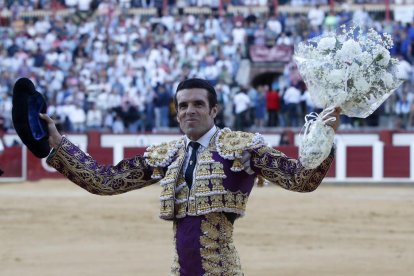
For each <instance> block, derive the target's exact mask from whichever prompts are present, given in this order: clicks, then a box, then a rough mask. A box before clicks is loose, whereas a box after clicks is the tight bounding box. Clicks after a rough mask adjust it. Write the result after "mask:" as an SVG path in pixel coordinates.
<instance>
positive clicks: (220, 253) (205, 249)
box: [200, 213, 243, 276]
mask: <svg viewBox="0 0 414 276" xmlns="http://www.w3.org/2000/svg"><path fill="white" fill-rule="evenodd" d="M201 232H202V233H203V234H202V236H201V237H200V244H201V249H200V254H201V259H202V266H203V269H204V271H205V273H204V275H206V276H207V275H211V276H213V275H226V276H227V275H228V276H230V275H232V276H234V275H243V273H242V271H241V265H240V260H239V256H238V254H237V251H236V248H235V247H234V245H233V225H232V224H231V223H230V222H229V221H228V219H227V218H226V217H225V215H224V214H223V213H211V214H207V215H206V216H205V218H204V219H203V220H202V222H201Z"/></svg>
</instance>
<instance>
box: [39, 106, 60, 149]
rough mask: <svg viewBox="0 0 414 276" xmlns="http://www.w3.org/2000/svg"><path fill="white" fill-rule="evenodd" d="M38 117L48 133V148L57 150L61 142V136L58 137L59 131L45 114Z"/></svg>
mask: <svg viewBox="0 0 414 276" xmlns="http://www.w3.org/2000/svg"><path fill="white" fill-rule="evenodd" d="M39 117H40V118H42V119H43V120H45V121H46V123H47V128H48V131H49V146H50V147H52V148H57V147H58V146H59V145H60V142H61V141H62V135H60V133H59V131H58V130H57V128H56V125H55V122H53V120H52V119H51V118H50V117H49V116H47V114H42V113H40V114H39Z"/></svg>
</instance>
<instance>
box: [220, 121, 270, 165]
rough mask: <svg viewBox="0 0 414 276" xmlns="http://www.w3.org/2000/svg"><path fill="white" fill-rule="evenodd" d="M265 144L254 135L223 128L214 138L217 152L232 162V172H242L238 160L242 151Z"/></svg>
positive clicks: (261, 138)
mask: <svg viewBox="0 0 414 276" xmlns="http://www.w3.org/2000/svg"><path fill="white" fill-rule="evenodd" d="M264 144H265V142H264V139H263V137H262V136H261V135H260V134H258V133H256V134H253V133H249V132H242V131H231V130H230V129H229V128H224V129H222V130H220V131H219V133H218V134H217V137H216V146H217V151H218V153H219V154H220V156H221V157H223V158H224V159H228V160H234V161H233V166H232V167H231V170H232V171H235V172H236V171H241V170H243V165H242V164H241V161H240V159H241V158H242V154H243V151H245V150H252V149H255V148H258V147H261V146H263V145H264Z"/></svg>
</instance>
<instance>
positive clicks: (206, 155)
mask: <svg viewBox="0 0 414 276" xmlns="http://www.w3.org/2000/svg"><path fill="white" fill-rule="evenodd" d="M244 151H248V152H250V154H251V159H250V166H251V168H252V170H253V172H254V173H253V174H248V173H246V172H245V171H244V170H243V167H242V164H241V163H240V159H241V157H242V154H243V152H244ZM184 159H185V139H184V137H183V138H181V139H178V140H175V141H172V142H168V143H162V144H160V145H155V146H151V147H148V149H147V151H146V153H145V154H144V156H135V157H133V158H131V159H126V160H123V161H121V162H120V163H118V164H117V165H115V166H102V165H98V164H97V162H96V161H95V160H94V159H93V158H92V157H90V156H89V155H88V154H86V153H84V152H82V151H81V150H80V149H79V148H78V147H76V146H75V145H74V144H72V143H71V142H70V141H69V140H67V139H66V138H63V140H62V143H61V144H60V146H59V147H58V148H57V149H56V150H54V152H52V154H51V155H50V156H49V157H48V159H47V163H48V164H49V165H50V166H52V167H54V168H55V169H56V170H58V171H59V172H60V173H62V174H63V175H65V176H66V177H67V178H68V179H70V180H71V181H73V182H74V183H76V184H77V185H79V186H80V187H82V188H84V189H86V190H88V191H89V192H91V193H94V194H100V195H113V194H119V193H124V192H127V191H130V190H134V189H139V188H142V187H145V186H148V185H151V184H154V183H156V182H159V183H160V185H161V187H162V191H161V196H160V203H161V209H160V217H161V218H163V219H167V220H170V219H174V218H181V217H185V216H188V215H189V216H197V215H203V214H208V213H211V212H228V213H235V214H238V215H239V216H240V215H243V214H244V212H245V209H246V204H247V200H248V197H249V194H250V192H251V190H252V188H253V186H254V183H255V180H256V179H257V178H261V177H263V178H264V179H266V180H267V181H269V182H272V183H275V184H277V185H280V186H281V187H283V188H285V189H288V190H293V191H298V192H310V191H313V190H314V189H316V188H317V187H318V186H319V184H320V183H321V181H322V179H323V178H324V176H325V175H326V173H327V171H328V169H329V167H330V165H331V163H332V160H333V151H332V152H331V154H330V155H329V157H328V158H327V159H326V160H325V161H324V162H323V163H322V164H321V165H320V166H319V167H317V168H315V169H312V170H306V169H305V168H304V167H303V166H302V165H301V163H300V162H299V161H298V160H296V159H291V158H288V157H286V156H285V155H284V154H283V153H281V152H280V151H277V150H275V149H273V148H271V147H268V146H266V144H265V143H264V140H263V138H262V137H261V135H259V134H252V133H246V132H238V131H231V130H230V129H228V128H225V129H222V130H219V131H217V132H216V134H215V135H214V136H213V138H212V139H211V140H210V143H209V146H208V148H207V149H206V150H204V151H203V152H201V153H200V154H199V156H198V161H197V165H196V168H195V181H194V183H193V185H192V187H191V189H189V188H188V186H187V185H186V183H185V180H184V177H183V173H182V167H183V162H184Z"/></svg>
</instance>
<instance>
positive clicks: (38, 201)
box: [0, 180, 414, 276]
mask: <svg viewBox="0 0 414 276" xmlns="http://www.w3.org/2000/svg"><path fill="white" fill-rule="evenodd" d="M159 191H160V190H159V187H157V186H153V187H149V188H145V189H143V190H140V191H133V192H130V193H128V194H125V195H118V196H113V197H99V196H94V195H91V194H88V193H87V192H86V191H84V190H81V189H80V188H78V187H77V186H75V185H73V184H71V183H70V182H68V181H63V180H59V181H53V180H48V181H40V182H32V183H16V184H0V275H2V276H22V275H30V276H40V275H41V276H47V275H58V276H66V275H68V276H69V275H71V276H72V275H76V276H87V275H91V276H113V275H120V276H130V275H168V272H169V266H170V264H171V261H172V249H173V245H172V230H171V227H172V225H171V223H169V222H165V221H161V220H160V219H158V213H157V212H158V193H159ZM234 236H235V243H236V247H237V248H238V250H239V253H240V258H241V262H242V267H243V269H244V271H245V275H252V276H256V275H282V276H285V275H292V276H293V275H295V276H298V275H306V276H308V275H318V276H319V275H330V276H331V275H353V276H354V275H364V276H366V275H375V276H378V275H387V276H388V275H393V276H395V275H412V274H411V273H412V270H413V269H414V186H412V187H407V186H405V187H390V186H381V187H379V186H377V187H376V186H359V185H358V186H351V187H346V186H332V185H322V186H321V187H320V188H319V189H318V190H317V191H315V192H313V193H310V194H299V193H294V192H288V191H284V190H282V189H280V188H278V187H276V186H268V187H264V188H255V189H254V190H253V192H252V195H251V197H250V200H249V204H248V206H247V214H246V216H245V217H244V218H242V219H240V220H238V221H236V223H235V234H234Z"/></svg>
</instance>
